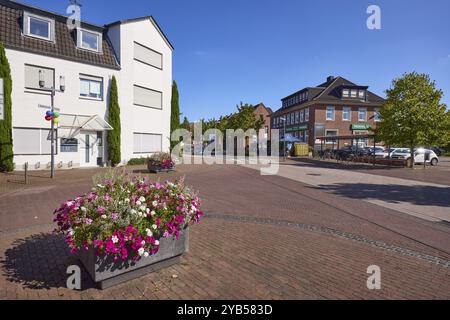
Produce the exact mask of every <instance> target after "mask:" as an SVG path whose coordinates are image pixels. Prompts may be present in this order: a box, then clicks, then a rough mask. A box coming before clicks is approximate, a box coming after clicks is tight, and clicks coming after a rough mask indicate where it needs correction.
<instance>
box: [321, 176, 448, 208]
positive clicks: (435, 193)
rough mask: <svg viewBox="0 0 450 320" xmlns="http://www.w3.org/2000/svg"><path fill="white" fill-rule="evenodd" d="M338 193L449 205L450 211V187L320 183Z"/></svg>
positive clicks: (388, 200) (433, 204)
mask: <svg viewBox="0 0 450 320" xmlns="http://www.w3.org/2000/svg"><path fill="white" fill-rule="evenodd" d="M318 188H321V189H326V190H329V191H331V192H333V193H334V194H336V195H340V196H344V197H348V198H354V199H359V200H383V201H386V202H390V203H399V202H408V203H411V204H415V205H421V206H439V207H447V208H449V211H450V187H448V188H439V187H433V186H419V185H416V186H414V185H412V186H404V185H393V184H386V185H379V184H367V183H338V184H331V185H319V187H318Z"/></svg>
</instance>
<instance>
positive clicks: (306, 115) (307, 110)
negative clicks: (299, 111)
mask: <svg viewBox="0 0 450 320" xmlns="http://www.w3.org/2000/svg"><path fill="white" fill-rule="evenodd" d="M308 121H309V108H306V109H305V122H308Z"/></svg>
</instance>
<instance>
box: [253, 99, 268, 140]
mask: <svg viewBox="0 0 450 320" xmlns="http://www.w3.org/2000/svg"><path fill="white" fill-rule="evenodd" d="M253 108H254V111H253V113H254V114H255V115H256V117H262V119H263V120H264V121H265V123H264V129H265V135H267V136H266V137H265V138H268V139H269V140H270V116H271V115H272V113H273V111H272V109H270V108H268V107H266V106H265V105H264V103H259V104H257V105H256V106H254V107H253Z"/></svg>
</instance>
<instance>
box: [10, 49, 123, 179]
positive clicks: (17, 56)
mask: <svg viewBox="0 0 450 320" xmlns="http://www.w3.org/2000/svg"><path fill="white" fill-rule="evenodd" d="M6 55H7V57H8V60H9V63H10V65H11V75H12V79H13V90H12V101H13V107H12V125H13V128H14V127H27V128H28V127H29V128H50V122H48V121H46V120H45V119H44V117H45V112H46V111H47V109H43V108H40V107H39V105H45V106H50V102H51V100H50V95H49V94H47V93H42V92H39V91H36V90H30V89H25V64H30V65H36V66H40V67H48V68H53V69H55V84H56V86H57V87H58V86H59V77H60V76H61V75H62V76H65V79H66V91H65V92H64V93H57V94H56V96H55V107H56V108H60V109H61V113H67V114H79V115H99V116H101V117H102V118H103V119H104V118H105V115H106V111H107V96H108V90H109V83H110V79H111V77H112V76H113V75H116V76H118V74H119V73H118V71H117V70H113V69H108V68H102V67H96V66H92V65H87V64H82V63H77V62H71V61H67V60H62V59H56V58H52V57H47V56H43V55H37V54H31V53H26V52H21V51H16V50H10V49H7V50H6ZM80 74H88V75H92V76H97V77H102V78H103V101H94V100H86V99H81V98H80V95H79V93H80V80H79V76H80ZM58 144H59V141H58ZM79 149H80V148H79ZM58 150H59V145H58ZM55 159H56V163H58V162H60V161H63V163H64V164H65V165H66V164H67V163H68V162H69V161H73V163H74V165H75V166H77V165H79V163H80V156H79V155H78V154H73V153H61V152H58V155H57V156H56V158H55ZM14 162H15V164H16V168H17V169H18V170H20V169H23V164H24V163H25V162H29V164H30V167H31V168H32V167H34V164H35V163H37V162H40V163H41V165H42V166H41V169H45V168H46V166H47V164H48V163H49V162H50V156H48V155H40V156H39V155H29V156H28V155H27V156H15V157H14Z"/></svg>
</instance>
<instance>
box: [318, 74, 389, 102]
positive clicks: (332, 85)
mask: <svg viewBox="0 0 450 320" xmlns="http://www.w3.org/2000/svg"><path fill="white" fill-rule="evenodd" d="M323 85H326V88H325V89H323V90H322V91H321V93H320V94H319V95H317V96H316V97H315V98H313V100H314V101H327V102H328V101H342V100H341V97H340V89H341V88H342V87H348V88H361V89H368V88H369V87H368V86H361V85H357V84H355V83H353V82H351V81H349V80H347V79H345V78H343V77H336V78H334V79H333V80H332V81H330V82H328V83H325V84H321V85H320V86H323ZM367 98H368V99H367V102H372V103H383V102H384V99H383V98H381V97H380V96H378V95H376V94H375V93H373V92H371V91H369V90H367Z"/></svg>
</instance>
